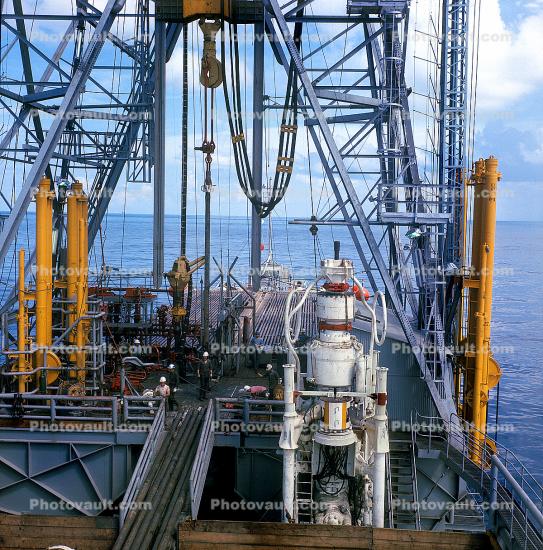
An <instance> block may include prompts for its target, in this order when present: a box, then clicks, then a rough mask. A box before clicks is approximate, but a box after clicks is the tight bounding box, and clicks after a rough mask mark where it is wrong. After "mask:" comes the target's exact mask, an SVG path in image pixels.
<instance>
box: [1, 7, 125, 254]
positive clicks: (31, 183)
mask: <svg viewBox="0 0 543 550" xmlns="http://www.w3.org/2000/svg"><path fill="white" fill-rule="evenodd" d="M124 4H125V0H109V2H108V3H107V5H106V7H105V9H104V12H103V14H102V17H101V18H100V20H99V22H98V24H97V25H96V29H95V32H94V33H93V36H92V38H91V41H90V43H89V45H88V47H87V50H86V51H85V55H84V56H83V58H82V60H81V63H80V65H79V66H78V68H77V69H76V70H75V72H74V75H73V78H72V80H71V82H70V85H69V86H68V89H67V91H66V95H65V96H64V100H63V101H62V104H61V105H60V108H59V110H58V114H57V116H56V117H55V119H54V120H53V122H52V124H51V127H50V128H49V131H48V132H47V136H46V137H45V139H44V141H43V144H42V146H41V148H40V152H39V153H38V155H37V157H36V160H35V161H34V164H33V165H32V168H31V169H30V171H29V173H28V176H27V178H26V180H25V182H24V184H23V186H22V188H21V190H20V192H19V196H18V197H17V200H16V202H15V204H14V206H13V208H12V210H11V213H10V215H9V217H8V219H7V220H6V221H5V222H4V227H3V231H2V233H1V235H0V263H1V262H3V261H4V259H5V257H6V254H7V252H8V250H9V248H10V246H11V243H12V242H13V239H14V238H15V235H16V234H17V230H18V229H19V225H20V223H21V220H22V218H23V217H24V215H25V214H26V210H27V208H28V205H29V204H30V201H31V200H32V195H33V192H34V190H35V188H36V186H37V184H38V181H39V179H40V178H41V177H42V175H43V173H44V171H45V169H46V167H47V165H48V164H49V160H50V158H51V155H52V154H53V152H54V150H55V148H56V146H57V144H58V141H59V139H60V137H61V135H62V132H63V131H64V129H65V128H66V124H67V123H68V120H69V113H70V112H71V111H72V109H73V108H74V106H75V104H76V101H77V99H78V98H79V95H80V93H81V90H82V89H83V86H84V85H85V82H86V80H87V79H88V77H89V75H90V72H91V70H92V68H93V66H94V64H95V62H96V59H97V57H98V55H99V53H100V51H101V49H102V47H103V45H104V35H105V34H106V33H107V32H108V31H109V29H110V28H111V26H112V24H113V21H114V20H115V17H116V16H117V14H118V13H119V11H120V10H121V9H122V8H123V6H124Z"/></svg>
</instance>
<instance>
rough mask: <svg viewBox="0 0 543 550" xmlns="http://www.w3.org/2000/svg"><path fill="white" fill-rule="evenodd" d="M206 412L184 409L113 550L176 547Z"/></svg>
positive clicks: (158, 456) (157, 456)
mask: <svg viewBox="0 0 543 550" xmlns="http://www.w3.org/2000/svg"><path fill="white" fill-rule="evenodd" d="M204 414H205V409H204V408H203V407H198V408H186V409H182V410H180V411H179V412H178V413H177V415H176V416H175V417H174V419H173V421H172V425H171V427H170V432H169V434H168V436H167V437H166V439H165V440H164V441H163V442H162V445H161V446H160V449H159V451H158V454H157V455H156V457H155V459H154V460H153V463H152V465H151V468H150V470H149V473H148V474H147V476H146V479H145V481H144V483H143V485H142V487H141V489H140V491H139V492H138V495H137V497H136V503H148V504H150V509H145V508H146V507H145V506H142V507H141V509H138V507H137V506H136V507H135V509H133V510H131V511H130V512H129V513H128V515H127V517H126V521H125V523H124V525H123V528H122V529H121V532H120V533H119V537H118V538H117V541H116V542H115V546H114V547H113V550H121V549H128V548H139V549H141V550H147V549H160V550H165V549H170V548H174V547H175V541H176V538H175V534H176V528H177V524H178V522H179V521H180V520H181V519H182V516H183V514H184V513H188V511H189V510H190V492H189V480H190V473H191V470H192V463H193V461H194V455H195V453H196V449H197V447H198V435H199V433H200V429H201V425H202V420H203V418H204Z"/></svg>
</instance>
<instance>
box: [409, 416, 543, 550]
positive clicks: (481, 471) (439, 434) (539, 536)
mask: <svg viewBox="0 0 543 550" xmlns="http://www.w3.org/2000/svg"><path fill="white" fill-rule="evenodd" d="M452 416H456V415H451V417H452ZM419 419H422V420H424V421H427V422H426V429H423V430H421V429H420V426H421V423H420V422H419V421H418V420H419ZM462 426H463V427H464V429H462ZM428 428H429V429H428ZM411 430H412V434H413V437H414V438H415V441H416V438H417V437H420V438H426V440H427V448H428V450H429V451H430V450H433V449H436V445H434V447H433V446H432V441H436V440H439V441H442V442H443V443H444V444H445V445H444V448H442V447H439V448H437V450H439V451H440V452H445V454H446V456H447V458H448V459H449V460H452V461H453V462H455V464H457V466H459V467H460V468H461V470H462V471H463V472H465V471H466V469H467V467H470V468H471V469H472V472H471V473H470V477H471V479H473V481H476V482H477V483H478V486H479V490H480V492H481V494H486V496H487V497H488V499H489V503H488V504H489V507H490V511H491V517H492V519H493V523H494V527H496V521H497V518H498V517H500V518H501V521H502V523H505V524H506V529H507V531H508V533H509V536H510V538H511V540H513V539H516V540H517V542H520V541H519V537H520V536H523V537H524V541H525V542H526V543H528V542H530V543H534V544H535V546H536V547H541V546H543V514H542V512H543V487H542V486H541V484H540V483H539V482H538V481H537V480H536V479H535V478H534V477H533V476H532V475H531V474H530V473H529V472H528V470H527V468H526V467H525V466H524V464H523V463H522V462H521V460H520V459H519V458H518V457H517V456H516V455H515V454H514V453H513V452H512V451H510V450H509V449H507V447H505V446H503V445H502V444H499V443H497V442H496V441H494V440H493V439H491V438H489V437H488V436H487V435H486V434H483V433H477V431H476V430H475V429H474V428H473V426H471V425H470V424H467V423H465V422H464V423H463V424H460V426H458V425H457V424H455V423H453V422H452V421H451V422H449V421H446V420H444V419H442V418H437V417H429V416H423V415H420V414H419V413H418V412H415V422H413V413H412V415H411ZM481 438H482V441H481ZM423 447H425V446H423ZM452 449H455V450H456V451H458V452H459V453H461V456H462V458H461V462H459V460H458V458H456V459H455V456H454V453H453V451H452ZM471 457H475V460H472V458H471ZM473 471H475V472H478V473H477V474H476V475H477V478H478V479H474V478H473ZM500 474H501V478H500ZM534 523H535V524H536V525H537V526H538V527H539V529H537V528H536V527H535V526H534Z"/></svg>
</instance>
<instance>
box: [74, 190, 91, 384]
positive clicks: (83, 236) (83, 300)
mask: <svg viewBox="0 0 543 550" xmlns="http://www.w3.org/2000/svg"><path fill="white" fill-rule="evenodd" d="M79 202H80V213H81V217H80V219H79V262H78V264H79V265H78V270H77V316H78V318H79V319H80V320H79V322H78V324H77V329H76V344H77V361H76V362H77V378H78V380H79V382H80V383H81V384H83V385H84V384H85V378H86V372H85V360H86V353H85V346H86V345H87V335H88V327H89V323H88V321H87V320H86V319H83V318H84V317H86V315H87V313H88V311H87V310H88V308H87V300H88V273H89V256H88V202H87V197H86V196H85V195H84V194H81V195H80V198H79Z"/></svg>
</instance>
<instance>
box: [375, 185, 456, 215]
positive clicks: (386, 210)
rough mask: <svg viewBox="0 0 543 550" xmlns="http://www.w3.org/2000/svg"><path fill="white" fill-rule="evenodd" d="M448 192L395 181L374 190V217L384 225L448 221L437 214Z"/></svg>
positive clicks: (435, 186)
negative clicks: (375, 212) (389, 222)
mask: <svg viewBox="0 0 543 550" xmlns="http://www.w3.org/2000/svg"><path fill="white" fill-rule="evenodd" d="M449 192H450V190H449V189H448V188H447V187H446V186H437V185H432V184H418V185H412V184H407V183H400V182H399V181H395V182H394V183H393V184H392V185H391V184H390V183H380V184H379V185H378V187H377V214H378V218H379V219H380V220H381V221H383V222H385V221H395V222H398V223H401V222H402V220H403V221H404V222H405V223H409V222H423V221H426V222H427V223H438V222H441V223H442V222H443V221H445V220H447V219H449V218H450V214H446V213H442V212H440V205H441V204H442V197H443V196H446V194H447V193H449Z"/></svg>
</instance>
